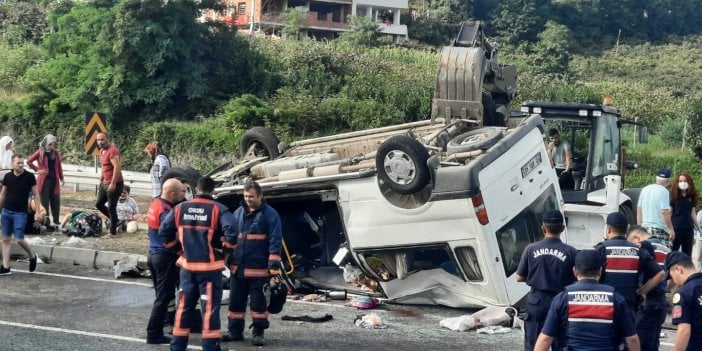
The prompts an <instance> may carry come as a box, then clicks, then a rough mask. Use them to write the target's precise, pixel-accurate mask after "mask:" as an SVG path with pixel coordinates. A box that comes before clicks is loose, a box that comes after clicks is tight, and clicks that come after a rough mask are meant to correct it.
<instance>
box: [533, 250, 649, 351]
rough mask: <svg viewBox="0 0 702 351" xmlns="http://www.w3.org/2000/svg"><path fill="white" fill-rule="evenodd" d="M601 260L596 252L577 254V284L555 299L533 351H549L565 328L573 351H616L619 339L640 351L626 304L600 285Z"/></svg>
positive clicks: (632, 348)
mask: <svg viewBox="0 0 702 351" xmlns="http://www.w3.org/2000/svg"><path fill="white" fill-rule="evenodd" d="M602 260H603V258H602V256H600V254H599V253H598V252H597V251H595V250H583V251H580V252H579V253H578V255H577V256H576V257H575V267H574V269H573V271H574V273H575V276H576V277H577V278H578V282H577V283H575V284H573V285H569V286H567V287H566V288H565V291H563V292H561V293H560V294H558V295H557V296H556V297H555V298H554V299H553V303H552V304H551V309H550V310H549V312H548V316H547V317H546V323H545V324H544V327H543V329H542V330H541V334H540V335H539V338H538V339H537V341H536V346H535V347H534V350H536V351H546V350H548V347H549V346H550V345H551V343H552V342H553V340H554V338H555V337H557V336H558V335H559V333H560V332H561V329H562V328H563V329H565V334H566V336H567V340H568V342H567V343H568V350H570V351H579V350H590V351H592V350H616V345H617V344H618V342H617V341H614V340H618V336H624V337H625V340H626V345H627V347H628V348H629V350H630V351H638V350H639V349H640V344H639V338H638V336H637V335H636V327H635V324H634V319H633V317H632V313H631V312H630V311H629V307H628V306H627V303H626V301H625V300H624V298H623V297H622V296H621V295H620V294H618V293H617V292H615V291H614V288H613V287H611V286H609V285H604V284H599V283H598V280H599V278H600V274H601V273H602Z"/></svg>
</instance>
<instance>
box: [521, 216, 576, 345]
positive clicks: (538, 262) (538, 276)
mask: <svg viewBox="0 0 702 351" xmlns="http://www.w3.org/2000/svg"><path fill="white" fill-rule="evenodd" d="M563 229H565V226H564V224H563V215H562V214H561V212H560V211H559V210H548V211H546V212H545V213H544V216H543V224H542V225H541V230H542V231H543V233H544V238H543V239H542V240H541V241H538V242H535V243H533V244H531V245H529V246H527V247H526V248H525V249H524V252H523V253H522V258H521V260H520V261H519V267H518V268H517V281H518V282H524V281H526V283H527V285H529V286H530V287H531V291H530V292H529V296H527V317H526V320H525V322H524V332H525V334H524V350H527V351H531V350H532V349H533V348H534V343H536V338H537V337H538V336H539V333H540V332H541V328H542V327H543V325H544V321H545V320H546V314H547V313H548V308H549V306H550V305H551V301H552V300H553V297H554V296H556V295H557V294H558V293H560V292H561V291H563V289H564V288H565V287H566V286H568V285H570V284H572V283H573V282H575V276H574V275H573V264H574V262H575V255H576V254H577V253H578V251H577V250H576V249H575V248H574V247H572V246H570V245H566V244H564V243H563V242H562V241H561V239H560V237H561V232H563ZM561 342H562V340H560V339H557V340H555V341H554V343H553V349H554V350H560V346H561V345H560V343H561Z"/></svg>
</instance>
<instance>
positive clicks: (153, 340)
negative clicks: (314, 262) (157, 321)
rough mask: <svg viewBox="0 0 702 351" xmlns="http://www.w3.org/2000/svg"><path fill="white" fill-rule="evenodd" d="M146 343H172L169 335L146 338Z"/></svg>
mask: <svg viewBox="0 0 702 351" xmlns="http://www.w3.org/2000/svg"><path fill="white" fill-rule="evenodd" d="M146 343H147V344H151V345H157V344H170V343H171V337H170V336H168V335H159V336H154V337H150V338H146Z"/></svg>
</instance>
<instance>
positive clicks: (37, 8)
mask: <svg viewBox="0 0 702 351" xmlns="http://www.w3.org/2000/svg"><path fill="white" fill-rule="evenodd" d="M48 28H49V27H48V23H47V12H46V10H45V9H44V8H43V7H42V6H41V5H40V4H39V2H37V1H36V0H8V1H6V2H4V3H2V4H0V35H2V37H3V39H5V41H7V42H9V43H12V44H18V45H21V44H22V43H23V42H25V41H28V42H32V43H34V44H38V43H40V42H41V40H42V38H43V37H44V34H46V33H47V31H48Z"/></svg>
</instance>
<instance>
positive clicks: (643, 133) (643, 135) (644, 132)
mask: <svg viewBox="0 0 702 351" xmlns="http://www.w3.org/2000/svg"><path fill="white" fill-rule="evenodd" d="M639 143H641V144H648V128H647V127H641V128H639Z"/></svg>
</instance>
